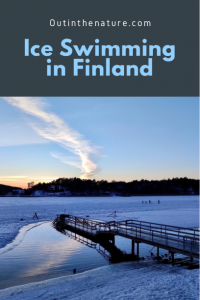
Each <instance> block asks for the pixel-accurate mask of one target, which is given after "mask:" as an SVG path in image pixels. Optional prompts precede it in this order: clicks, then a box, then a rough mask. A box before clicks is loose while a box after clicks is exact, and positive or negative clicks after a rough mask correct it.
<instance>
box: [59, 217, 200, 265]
mask: <svg viewBox="0 0 200 300" xmlns="http://www.w3.org/2000/svg"><path fill="white" fill-rule="evenodd" d="M53 223H54V225H56V227H58V228H59V229H60V231H62V230H64V229H65V228H66V229H67V228H69V229H72V230H73V232H79V234H81V233H82V234H86V235H87V236H90V237H92V238H94V237H95V238H96V239H97V240H98V239H101V240H102V239H104V240H110V241H112V244H113V245H115V236H116V235H118V236H122V237H125V238H128V239H131V240H132V255H133V256H136V257H138V258H139V245H140V243H145V244H149V245H152V246H154V247H157V257H159V249H160V248H162V249H166V250H168V251H169V253H171V256H172V264H174V254H175V253H180V254H183V255H185V256H189V257H190V258H191V260H193V258H199V229H190V228H183V227H177V226H169V225H164V224H157V223H150V222H144V221H138V220H126V221H118V222H116V221H111V222H101V221H95V220H89V219H84V218H79V217H76V216H72V215H64V214H62V215H58V216H57V218H56V219H55V220H54V222H53ZM135 244H136V247H135ZM135 248H136V253H135Z"/></svg>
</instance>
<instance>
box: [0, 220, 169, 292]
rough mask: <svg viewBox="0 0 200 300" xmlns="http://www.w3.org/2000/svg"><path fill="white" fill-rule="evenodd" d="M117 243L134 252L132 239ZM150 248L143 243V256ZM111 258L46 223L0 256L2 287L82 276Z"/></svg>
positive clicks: (86, 241) (92, 246)
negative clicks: (69, 276) (76, 275)
mask: <svg viewBox="0 0 200 300" xmlns="http://www.w3.org/2000/svg"><path fill="white" fill-rule="evenodd" d="M75 238H76V239H75ZM115 241H116V246H117V247H119V248H120V249H121V250H125V251H126V252H127V253H131V241H130V240H127V239H125V238H121V237H116V239H115ZM151 249H152V246H149V245H144V244H140V257H141V256H145V257H147V256H150V253H149V251H150V250H151ZM160 250H161V249H160ZM152 251H154V253H156V249H153V250H152ZM162 253H166V251H163V250H161V251H160V254H162ZM108 256H109V253H108V252H106V251H104V249H103V248H102V247H100V246H99V245H98V244H94V243H93V242H91V241H90V240H87V239H85V238H82V237H81V236H79V235H76V236H75V234H74V233H70V232H68V235H63V234H61V233H60V232H58V231H56V230H55V229H54V228H53V227H52V226H51V223H50V222H47V223H44V224H41V225H40V226H37V227H34V228H32V229H31V230H29V231H28V232H27V233H26V235H25V236H24V238H23V239H22V241H21V242H20V243H19V244H18V245H17V246H16V247H14V248H13V249H11V250H10V251H7V252H5V253H3V254H1V255H0V288H5V287H9V286H12V285H18V284H23V283H28V282H34V281H40V280H44V279H48V278H53V277H58V276H64V275H71V274H72V271H73V269H74V268H76V270H77V273H80V272H84V271H87V270H91V269H94V268H97V267H101V266H105V265H108V264H109V261H108Z"/></svg>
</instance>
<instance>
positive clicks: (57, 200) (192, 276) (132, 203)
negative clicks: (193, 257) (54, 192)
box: [0, 196, 199, 300]
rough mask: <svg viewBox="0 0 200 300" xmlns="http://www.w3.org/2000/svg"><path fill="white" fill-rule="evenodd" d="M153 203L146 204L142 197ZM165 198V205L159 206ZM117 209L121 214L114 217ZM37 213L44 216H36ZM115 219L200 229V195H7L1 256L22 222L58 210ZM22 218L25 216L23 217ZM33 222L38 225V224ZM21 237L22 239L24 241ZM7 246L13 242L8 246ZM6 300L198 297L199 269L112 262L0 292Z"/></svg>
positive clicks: (0, 214) (1, 202)
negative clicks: (81, 271)
mask: <svg viewBox="0 0 200 300" xmlns="http://www.w3.org/2000/svg"><path fill="white" fill-rule="evenodd" d="M149 200H151V202H152V203H151V204H149V203H147V204H142V201H144V203H145V201H147V202H149ZM158 200H160V204H158ZM113 211H116V212H117V217H116V218H114V217H108V215H109V214H110V213H112V212H113ZM35 212H37V214H38V216H39V220H35V219H32V217H33V215H34V213H35ZM64 212H65V213H69V214H72V215H76V216H79V217H86V215H89V216H90V217H89V218H91V219H96V220H102V221H111V220H116V221H118V220H126V219H137V220H141V221H148V222H156V223H162V224H167V225H174V226H183V227H188V228H193V227H199V197H198V196H171V197H168V196H162V197H161V196H160V197H158V196H150V197H53V198H52V197H29V198H25V197H16V198H13V197H11V198H10V197H1V198H0V247H1V248H2V249H0V254H1V253H3V252H5V251H7V250H10V248H9V247H10V246H11V245H12V247H13V244H10V245H9V244H8V243H10V242H11V241H12V240H13V239H14V238H15V236H16V235H17V233H18V232H19V230H20V228H21V227H22V226H25V225H26V226H27V227H26V228H23V229H22V230H21V232H20V234H21V238H23V236H24V234H25V233H26V230H28V229H29V230H30V228H31V227H32V226H34V224H35V225H37V223H38V222H43V221H50V220H53V219H54V218H55V216H56V214H60V213H64ZM20 219H23V220H22V221H21V220H20ZM32 224H33V225H32ZM19 240H20V239H18V241H19ZM6 244H8V245H7V246H6ZM14 246H17V245H14ZM0 297H1V299H38V298H40V299H108V300H109V299H148V300H149V299H155V300H157V299H182V300H185V299H187V300H188V299H198V270H188V269H186V268H184V267H181V268H180V267H178V266H174V267H172V266H170V265H163V264H158V263H156V262H153V264H152V265H148V266H147V265H146V264H145V262H139V263H138V269H135V267H133V263H132V262H130V263H124V264H117V265H110V266H106V267H102V268H98V269H95V270H91V271H87V272H84V273H81V274H77V275H73V276H66V277H60V278H56V279H50V280H46V281H42V282H39V283H31V284H27V285H23V286H17V287H12V288H8V289H4V290H2V291H0Z"/></svg>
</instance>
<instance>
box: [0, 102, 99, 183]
mask: <svg viewBox="0 0 200 300" xmlns="http://www.w3.org/2000/svg"><path fill="white" fill-rule="evenodd" d="M3 99H4V100H5V101H7V102H8V103H9V104H11V105H13V106H15V107H17V108H19V109H20V110H21V111H23V112H24V113H26V114H29V115H31V116H33V117H36V118H37V119H39V120H40V121H42V124H41V123H38V124H37V125H35V124H31V126H32V128H33V129H34V130H35V131H36V132H37V133H38V134H39V135H40V136H42V137H43V138H46V139H48V140H51V141H54V142H56V143H58V144H59V145H61V146H62V147H64V148H65V149H67V150H69V151H71V152H73V153H74V154H75V155H78V157H79V159H80V163H78V162H75V161H73V160H66V159H64V158H63V157H61V156H60V155H58V154H57V155H56V154H54V155H52V154H51V155H52V156H54V157H55V158H58V159H60V160H61V161H62V162H64V163H68V164H70V165H73V166H74V167H77V168H80V169H81V171H82V173H83V175H82V177H83V178H90V177H91V176H93V175H94V174H95V173H96V172H97V170H98V166H97V164H96V163H95V161H94V157H97V156H99V152H98V148H97V147H96V146H93V145H91V143H90V142H89V141H88V140H86V139H85V138H84V137H83V135H81V134H80V133H79V132H77V131H76V130H74V129H72V128H71V127H70V126H69V125H68V124H66V123H65V122H64V121H63V120H62V119H61V118H60V117H59V116H57V115H56V114H54V113H51V112H47V111H45V103H43V102H42V100H41V99H38V98H26V97H23V98H20V97H8V98H3Z"/></svg>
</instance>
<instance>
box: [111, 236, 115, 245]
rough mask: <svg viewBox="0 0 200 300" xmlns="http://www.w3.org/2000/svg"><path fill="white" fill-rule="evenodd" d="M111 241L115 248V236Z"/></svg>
mask: <svg viewBox="0 0 200 300" xmlns="http://www.w3.org/2000/svg"><path fill="white" fill-rule="evenodd" d="M111 241H112V244H113V246H115V236H114V235H113V236H112V239H111Z"/></svg>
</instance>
